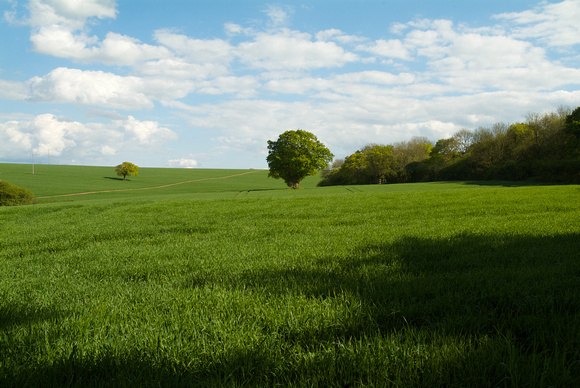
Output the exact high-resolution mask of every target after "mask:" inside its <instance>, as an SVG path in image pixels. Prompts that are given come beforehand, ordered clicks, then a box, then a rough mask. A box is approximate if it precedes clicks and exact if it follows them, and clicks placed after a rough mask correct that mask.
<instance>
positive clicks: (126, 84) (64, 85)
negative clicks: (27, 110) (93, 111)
mask: <svg viewBox="0 0 580 388" xmlns="http://www.w3.org/2000/svg"><path fill="white" fill-rule="evenodd" d="M28 87H29V88H30V95H29V100H30V101H33V102H51V103H54V102H57V103H69V104H70V103H73V104H86V105H96V106H101V107H108V108H113V109H142V108H151V107H153V102H152V101H151V99H150V98H149V97H147V96H146V95H145V93H144V91H145V90H144V88H145V85H144V82H143V80H142V79H140V78H138V77H121V76H118V75H115V74H112V73H105V72H103V71H82V70H78V69H69V68H65V67H59V68H57V69H55V70H53V71H51V72H50V73H48V74H47V75H45V76H43V77H34V78H32V79H30V80H29V81H28Z"/></svg>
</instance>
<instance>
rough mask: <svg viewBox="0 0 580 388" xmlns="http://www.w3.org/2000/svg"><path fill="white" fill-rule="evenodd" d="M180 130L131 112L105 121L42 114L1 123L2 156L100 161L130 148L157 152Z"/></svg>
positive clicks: (1, 157) (174, 138)
mask: <svg viewBox="0 0 580 388" xmlns="http://www.w3.org/2000/svg"><path fill="white" fill-rule="evenodd" d="M176 139H177V134H175V133H174V132H173V131H171V130H169V129H168V128H164V127H161V126H160V125H159V123H157V122H152V121H139V120H136V119H135V118H133V117H131V116H129V117H128V118H126V119H123V120H112V121H110V122H108V123H106V124H103V123H81V122H78V121H74V120H69V119H66V118H62V117H57V116H55V115H53V114H41V115H38V116H36V117H34V118H32V119H30V120H12V121H8V122H5V123H0V159H3V160H11V159H13V158H18V157H20V158H22V155H26V154H30V153H31V152H34V154H35V155H40V156H49V157H60V158H64V159H65V160H69V161H71V160H73V159H76V158H81V159H83V160H86V161H93V162H95V163H96V162H98V161H102V160H112V159H107V157H109V156H115V155H122V154H126V153H130V152H135V151H141V152H157V151H160V150H161V149H162V147H163V145H164V144H165V143H167V142H168V141H172V140H176Z"/></svg>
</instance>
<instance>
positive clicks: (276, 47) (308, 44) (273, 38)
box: [237, 29, 359, 70]
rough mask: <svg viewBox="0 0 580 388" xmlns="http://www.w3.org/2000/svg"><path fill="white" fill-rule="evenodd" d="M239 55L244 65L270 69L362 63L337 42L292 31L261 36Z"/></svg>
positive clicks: (262, 34)
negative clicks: (317, 38)
mask: <svg viewBox="0 0 580 388" xmlns="http://www.w3.org/2000/svg"><path fill="white" fill-rule="evenodd" d="M237 55H238V56H239V58H240V59H241V61H242V62H243V63H245V64H247V65H249V66H251V67H253V68H262V69H266V70H308V69H318V68H326V67H341V66H343V65H344V64H346V63H349V62H355V61H358V60H359V57H358V56H357V55H356V54H353V53H350V52H348V51H346V50H345V49H343V48H342V47H340V46H339V45H337V44H336V43H334V42H324V41H312V37H311V35H310V34H306V33H301V32H298V31H291V30H288V29H283V30H281V31H278V32H276V33H273V34H271V33H263V32H262V33H258V34H257V35H256V36H255V37H254V40H253V41H250V42H242V43H240V45H239V46H238V50H237Z"/></svg>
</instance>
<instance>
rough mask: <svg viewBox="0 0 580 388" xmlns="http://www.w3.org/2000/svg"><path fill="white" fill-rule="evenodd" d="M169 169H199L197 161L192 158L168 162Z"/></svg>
mask: <svg viewBox="0 0 580 388" xmlns="http://www.w3.org/2000/svg"><path fill="white" fill-rule="evenodd" d="M167 163H168V164H169V167H182V168H194V167H197V160H195V159H192V158H180V159H172V160H169V161H167Z"/></svg>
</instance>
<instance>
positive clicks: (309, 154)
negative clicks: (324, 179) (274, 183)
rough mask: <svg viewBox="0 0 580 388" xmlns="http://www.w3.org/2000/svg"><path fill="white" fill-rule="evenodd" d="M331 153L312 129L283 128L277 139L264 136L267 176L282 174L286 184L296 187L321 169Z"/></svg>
mask: <svg viewBox="0 0 580 388" xmlns="http://www.w3.org/2000/svg"><path fill="white" fill-rule="evenodd" d="M333 157H334V155H333V154H332V153H331V152H330V151H329V150H328V148H326V146H325V145H324V144H322V143H321V142H320V141H319V140H318V139H317V138H316V136H314V135H313V134H312V133H310V132H307V131H304V130H301V129H298V130H295V131H286V132H284V133H283V134H281V135H280V136H279V137H278V140H276V141H272V140H268V156H267V158H266V160H267V162H268V167H269V168H270V172H269V174H268V176H270V177H272V178H275V179H278V178H282V179H283V180H284V182H286V184H287V185H288V187H291V188H293V189H297V188H299V187H300V186H299V183H300V182H301V181H302V180H303V179H304V178H306V177H307V176H310V175H315V174H316V173H317V172H318V171H320V170H323V169H325V168H326V167H327V166H328V164H329V163H330V162H331V161H332V158H333Z"/></svg>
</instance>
